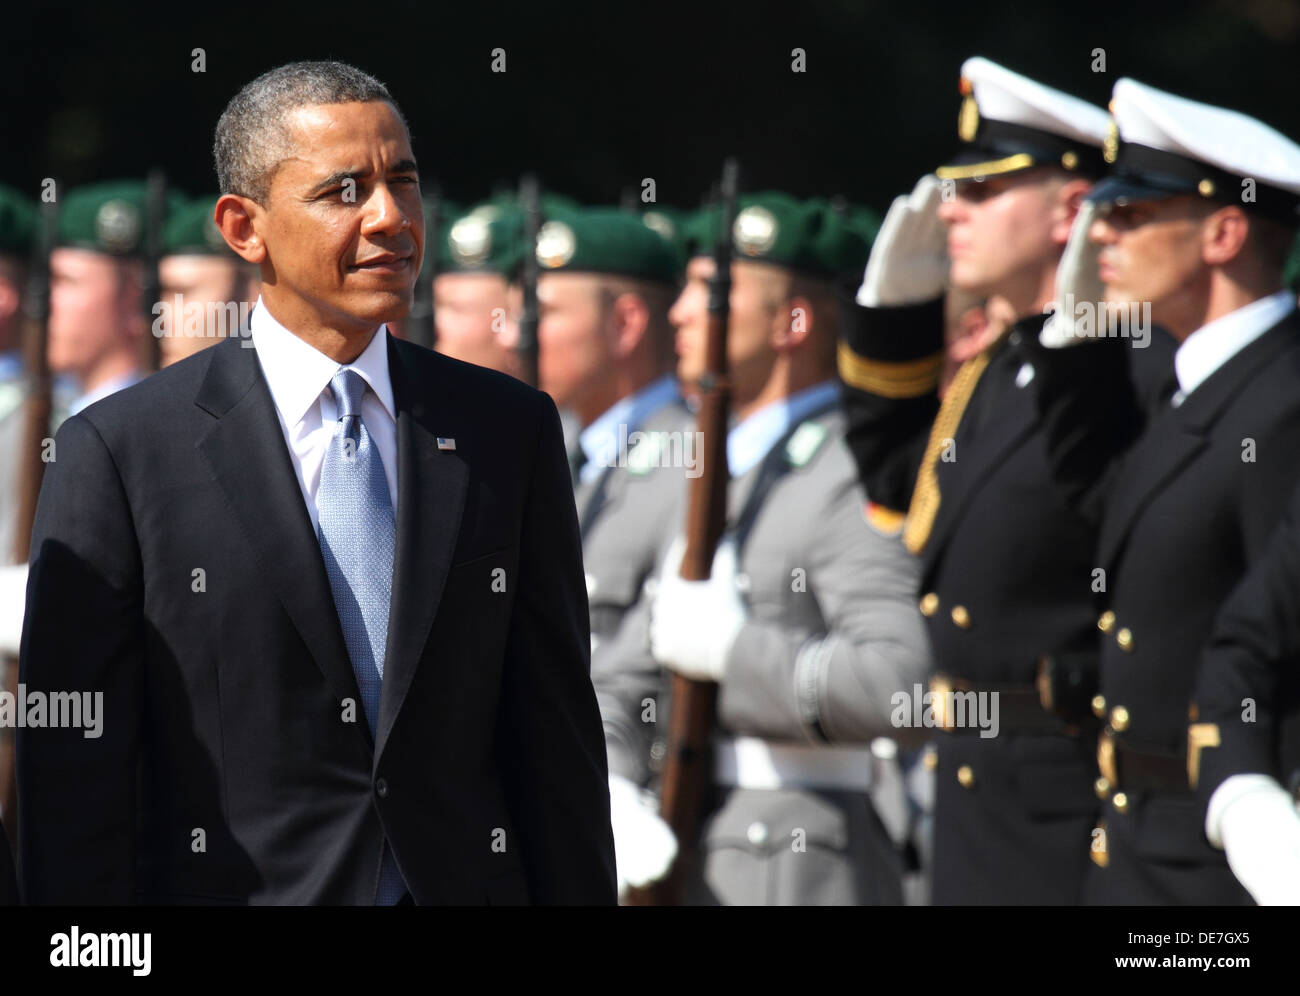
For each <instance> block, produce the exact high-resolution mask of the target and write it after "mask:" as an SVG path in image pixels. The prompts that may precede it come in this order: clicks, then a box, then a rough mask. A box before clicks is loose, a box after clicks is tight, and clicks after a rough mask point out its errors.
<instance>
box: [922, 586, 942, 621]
mask: <svg viewBox="0 0 1300 996" xmlns="http://www.w3.org/2000/svg"><path fill="white" fill-rule="evenodd" d="M938 611H939V596H938V595H936V594H935V593H934V592H930V593H929V594H928V595H926V596H925V597H924V598H922V599H921V615H923V616H925V617H927V618H929V617H930V616H932V615H934V614H935V613H936V612H938Z"/></svg>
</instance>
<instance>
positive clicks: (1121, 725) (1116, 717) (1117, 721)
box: [1110, 706, 1129, 733]
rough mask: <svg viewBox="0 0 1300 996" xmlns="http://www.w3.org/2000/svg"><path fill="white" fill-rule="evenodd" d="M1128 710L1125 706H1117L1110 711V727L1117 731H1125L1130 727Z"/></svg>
mask: <svg viewBox="0 0 1300 996" xmlns="http://www.w3.org/2000/svg"><path fill="white" fill-rule="evenodd" d="M1128 718H1129V717H1128V710H1127V709H1125V708H1124V707H1123V706H1116V707H1115V708H1114V709H1112V710H1111V711H1110V728H1111V729H1112V730H1114V731H1115V732H1116V733H1123V732H1124V731H1125V730H1127V729H1128Z"/></svg>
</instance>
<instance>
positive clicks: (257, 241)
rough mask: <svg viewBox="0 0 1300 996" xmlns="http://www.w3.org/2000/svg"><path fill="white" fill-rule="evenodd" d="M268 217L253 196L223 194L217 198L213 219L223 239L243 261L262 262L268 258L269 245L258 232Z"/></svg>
mask: <svg viewBox="0 0 1300 996" xmlns="http://www.w3.org/2000/svg"><path fill="white" fill-rule="evenodd" d="M264 217H265V212H264V211H263V210H262V206H261V205H260V204H258V203H257V201H255V200H253V199H252V198H250V197H240V196H239V195H238V194H223V195H222V196H221V197H220V198H218V199H217V207H216V212H215V214H214V218H215V220H216V223H217V228H218V229H220V230H221V235H222V238H224V239H225V240H226V245H228V246H230V248H231V249H233V250H234V251H235V252H236V253H238V254H239V256H240V257H241V258H242V259H245V260H247V261H248V262H250V263H261V262H262V261H263V260H265V259H266V243H265V242H264V241H263V240H262V236H261V235H260V234H259V233H258V228H259V227H260V223H261V222H262V220H263V218H264Z"/></svg>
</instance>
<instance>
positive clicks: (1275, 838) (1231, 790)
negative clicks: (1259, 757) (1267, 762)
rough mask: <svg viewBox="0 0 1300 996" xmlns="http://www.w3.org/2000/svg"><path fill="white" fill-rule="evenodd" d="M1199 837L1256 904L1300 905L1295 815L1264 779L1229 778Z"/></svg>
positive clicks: (1299, 837)
mask: <svg viewBox="0 0 1300 996" xmlns="http://www.w3.org/2000/svg"><path fill="white" fill-rule="evenodd" d="M1205 835H1206V836H1207V837H1208V838H1209V840H1210V843H1211V844H1213V845H1214V846H1215V847H1222V848H1223V849H1224V851H1225V852H1226V853H1227V855H1228V866H1229V867H1230V868H1231V869H1232V873H1233V874H1234V875H1236V876H1237V881H1238V882H1240V883H1241V884H1242V885H1243V886H1244V887H1245V889H1246V891H1247V892H1249V893H1250V894H1251V896H1252V897H1253V898H1254V900H1255V902H1257V903H1259V904H1260V905H1261V906H1297V905H1300V813H1297V812H1296V807H1295V803H1294V802H1293V801H1292V799H1291V796H1290V795H1289V794H1288V793H1287V791H1286V790H1285V789H1283V788H1282V786H1281V785H1279V784H1278V783H1277V782H1276V781H1275V780H1274V779H1272V778H1270V777H1269V776H1268V775H1258V774H1255V775H1233V776H1232V777H1231V778H1229V779H1227V780H1226V781H1224V783H1223V784H1222V785H1220V786H1219V787H1218V788H1217V789H1215V790H1214V795H1212V796H1210V805H1209V806H1208V807H1207V808H1206V813H1205Z"/></svg>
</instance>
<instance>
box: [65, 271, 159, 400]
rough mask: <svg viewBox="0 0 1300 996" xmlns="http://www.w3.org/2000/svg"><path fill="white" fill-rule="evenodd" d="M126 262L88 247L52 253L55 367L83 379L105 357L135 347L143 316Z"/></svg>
mask: <svg viewBox="0 0 1300 996" xmlns="http://www.w3.org/2000/svg"><path fill="white" fill-rule="evenodd" d="M126 265H128V264H124V263H122V262H120V261H118V260H115V259H113V258H111V257H109V256H105V255H103V254H102V253H97V252H92V251H91V250H89V249H72V248H66V247H64V248H59V249H55V250H54V251H53V252H52V253H50V327H49V347H48V348H49V362H50V370H51V371H53V372H54V373H67V374H71V375H72V376H73V377H75V378H77V379H79V380H83V381H84V380H85V379H86V377H87V376H88V375H89V374H90V373H91V372H92V371H93V370H94V369H95V367H96V366H97V365H98V364H99V363H100V362H101V361H102V360H103V359H104V358H105V357H107V356H109V355H111V354H112V353H114V352H117V351H120V350H123V349H130V348H134V347H133V345H132V343H133V341H134V338H135V335H134V333H135V330H136V329H137V327H138V324H139V323H140V322H141V321H142V319H141V318H140V316H137V315H135V314H134V310H135V308H136V305H137V303H138V300H139V298H138V295H134V294H131V293H130V292H129V287H130V286H131V283H130V280H131V278H130V277H129V275H128V274H127V273H126V272H125V271H124V269H123V267H124V266H126Z"/></svg>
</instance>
